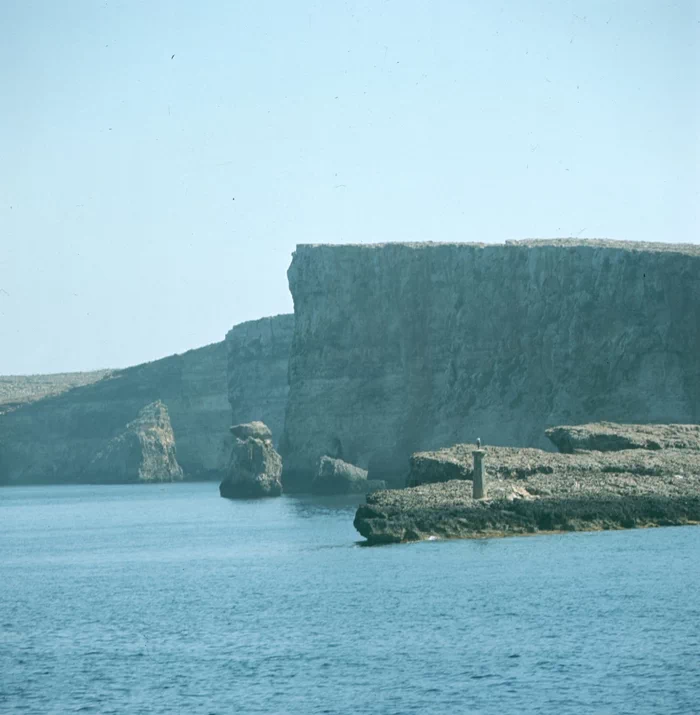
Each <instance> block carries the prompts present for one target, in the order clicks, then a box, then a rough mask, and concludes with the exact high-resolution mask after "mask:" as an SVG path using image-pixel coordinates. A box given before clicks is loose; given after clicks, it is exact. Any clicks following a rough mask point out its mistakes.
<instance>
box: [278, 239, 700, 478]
mask: <svg viewBox="0 0 700 715" xmlns="http://www.w3.org/2000/svg"><path fill="white" fill-rule="evenodd" d="M288 278H289V285H290V290H291V292H292V296H293V298H294V310H295V318H296V322H295V329H294V337H293V340H292V348H291V354H290V361H289V401H288V404H287V411H286V421H285V433H284V436H283V439H282V443H281V452H282V457H283V459H284V463H285V476H284V480H285V485H286V484H287V483H288V482H289V483H290V484H294V485H295V486H296V487H297V488H305V487H308V481H309V480H310V478H311V477H312V475H313V473H314V466H315V464H316V463H317V461H318V459H319V458H320V457H321V456H323V455H329V456H331V457H335V458H339V459H344V460H347V461H349V462H352V463H353V464H357V465H358V466H360V467H362V468H366V469H369V472H370V478H379V479H381V478H388V479H390V480H394V483H396V484H398V483H400V482H402V481H403V479H404V477H405V474H406V470H407V467H408V459H409V456H410V454H411V453H413V452H415V451H418V450H426V449H435V448H439V447H442V446H444V445H448V444H455V443H459V442H466V441H470V440H473V439H475V438H476V437H477V436H479V437H481V438H482V439H483V440H484V442H485V443H486V444H491V445H494V444H495V445H531V446H535V447H542V448H547V447H549V444H548V442H547V440H546V438H545V437H544V430H545V428H546V427H549V426H551V425H555V424H581V423H587V422H598V421H602V420H609V421H614V422H621V423H626V422H634V423H640V422H642V423H644V422H656V423H669V422H671V423H683V422H696V423H697V422H698V421H700V361H699V360H698V359H697V355H699V354H700V247H699V246H693V245H671V244H654V243H632V242H621V241H604V240H600V241H596V240H585V241H584V240H556V239H555V240H535V241H519V242H509V243H507V244H505V245H484V244H449V243H447V244H440V243H420V244H398V243H397V244H377V245H316V246H313V245H300V246H298V247H297V250H296V251H295V253H294V257H293V260H292V264H291V266H290V268H289V271H288Z"/></svg>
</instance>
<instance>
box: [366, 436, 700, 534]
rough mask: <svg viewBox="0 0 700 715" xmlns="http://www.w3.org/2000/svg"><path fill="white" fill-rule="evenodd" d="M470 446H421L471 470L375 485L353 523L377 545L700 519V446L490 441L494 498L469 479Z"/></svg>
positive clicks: (488, 466)
mask: <svg viewBox="0 0 700 715" xmlns="http://www.w3.org/2000/svg"><path fill="white" fill-rule="evenodd" d="M473 449H474V446H472V445H457V446H455V447H453V448H450V449H449V450H440V451H439V452H436V453H434V454H433V455H432V456H431V455H425V456H424V461H423V463H422V467H423V469H424V470H425V469H427V466H426V464H427V462H428V461H429V460H430V459H432V460H433V463H434V465H435V468H436V469H437V470H438V471H439V470H440V469H442V467H443V465H445V464H448V465H450V468H452V467H453V466H454V465H455V464H458V463H459V462H460V460H461V461H462V467H463V473H464V474H465V475H467V476H466V478H465V479H460V480H452V481H448V482H438V483H430V484H423V485H421V486H417V487H413V488H410V489H404V490H389V491H382V492H374V493H372V494H370V495H368V496H367V504H363V505H361V506H360V507H359V508H358V510H357V514H356V516H355V521H354V524H355V528H356V529H357V530H358V531H359V532H360V534H362V536H364V537H365V538H366V539H367V540H368V543H370V544H381V543H397V542H400V541H412V540H418V539H424V538H428V537H431V536H437V537H442V538H476V537H483V536H504V535H516V534H524V533H536V532H538V531H558V530H563V531H576V530H584V529H586V530H587V529H621V528H633V527H638V526H653V525H671V524H688V523H699V522H700V453H698V452H693V451H690V450H683V449H668V450H659V451H653V452H650V451H645V450H627V451H620V452H609V453H603V452H588V453H580V454H557V453H548V452H543V451H541V450H537V449H520V450H519V449H515V448H504V447H501V448H498V447H489V448H488V449H487V452H486V456H485V461H484V467H485V472H486V475H487V477H486V484H487V490H488V498H487V499H483V500H474V499H472V483H471V481H468V479H469V477H470V476H471V459H472V457H471V452H472V450H473ZM423 473H425V472H423Z"/></svg>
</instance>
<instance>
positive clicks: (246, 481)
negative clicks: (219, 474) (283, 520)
mask: <svg viewBox="0 0 700 715" xmlns="http://www.w3.org/2000/svg"><path fill="white" fill-rule="evenodd" d="M261 426H262V428H264V430H263V429H261ZM231 431H232V432H233V433H234V435H236V434H243V435H247V436H245V437H244V438H243V439H241V438H240V437H235V439H234V443H233V449H232V453H231V460H230V462H229V466H228V474H227V475H226V477H225V479H224V480H223V481H222V482H221V484H220V485H219V493H220V494H221V496H222V497H226V498H228V499H250V498H257V497H276V496H279V495H280V494H281V493H282V459H281V457H280V456H279V454H278V453H277V452H276V451H275V448H274V447H273V445H272V441H271V440H270V439H266V438H260V437H256V436H253V435H257V434H261V433H262V434H266V433H267V434H269V433H270V430H269V429H268V428H267V427H266V426H265V425H264V424H262V423H260V422H255V423H252V424H243V425H236V426H235V427H232V428H231Z"/></svg>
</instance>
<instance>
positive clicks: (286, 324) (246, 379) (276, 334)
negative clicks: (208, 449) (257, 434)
mask: <svg viewBox="0 0 700 715" xmlns="http://www.w3.org/2000/svg"><path fill="white" fill-rule="evenodd" d="M293 333H294V316H293V315H276V316H274V317H272V318H262V319H260V320H251V321H249V322H247V323H241V324H240V325H236V326H234V327H233V328H232V329H231V330H230V331H229V333H228V334H227V335H226V350H227V356H228V357H227V359H228V399H229V402H230V403H231V410H232V414H233V423H234V424H236V423H245V422H249V421H251V420H262V421H263V422H264V423H265V424H266V425H268V426H269V428H270V430H271V431H272V436H273V442H274V443H275V444H277V443H278V442H279V440H280V437H281V436H282V430H283V427H284V411H285V409H286V406H287V393H288V392H289V384H288V380H287V369H288V364H289V350H290V347H291V344H292V335H293Z"/></svg>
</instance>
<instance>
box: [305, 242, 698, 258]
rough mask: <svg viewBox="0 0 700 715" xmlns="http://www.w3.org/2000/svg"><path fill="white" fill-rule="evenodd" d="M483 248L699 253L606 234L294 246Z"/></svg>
mask: <svg viewBox="0 0 700 715" xmlns="http://www.w3.org/2000/svg"><path fill="white" fill-rule="evenodd" d="M446 246H450V247H454V248H483V249H487V250H500V249H503V248H505V247H511V246H512V247H519V248H542V247H547V246H553V247H557V248H574V247H579V246H580V247H589V248H611V249H617V250H624V251H641V252H645V253H683V254H686V255H688V256H700V244H694V243H661V242H646V241H620V240H613V239H608V238H526V239H519V240H511V241H506V242H505V243H479V242H457V241H419V242H401V241H397V242H388V243H300V244H297V250H302V251H303V250H306V249H309V248H338V249H341V248H363V249H367V250H376V249H384V248H387V247H400V248H406V249H413V250H421V249H425V248H435V247H446Z"/></svg>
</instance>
